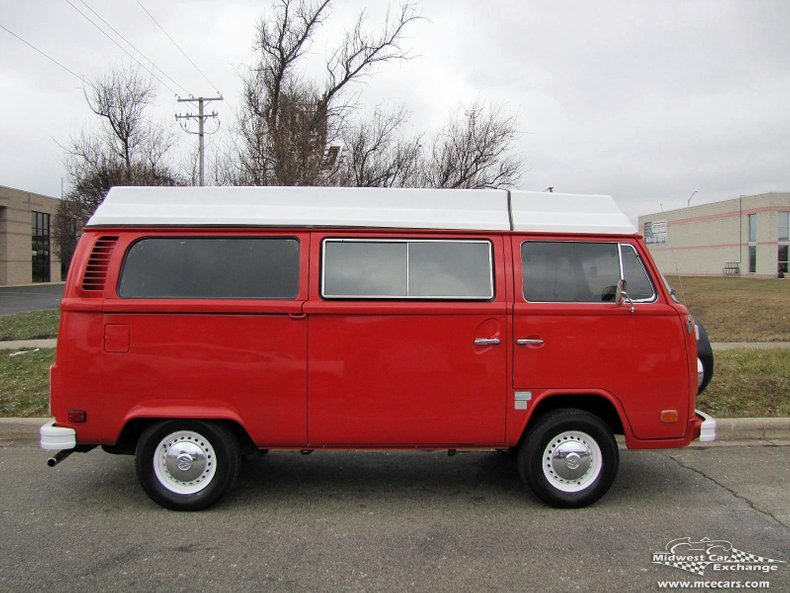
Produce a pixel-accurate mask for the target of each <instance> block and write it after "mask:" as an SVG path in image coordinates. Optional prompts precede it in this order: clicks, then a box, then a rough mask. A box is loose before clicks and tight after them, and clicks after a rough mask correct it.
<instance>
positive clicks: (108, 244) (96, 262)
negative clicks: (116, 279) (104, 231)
mask: <svg viewBox="0 0 790 593" xmlns="http://www.w3.org/2000/svg"><path fill="white" fill-rule="evenodd" d="M116 243H118V237H99V238H98V239H97V240H96V244H95V245H94V246H93V251H91V256H90V258H89V259H88V267H87V268H86V269H85V276H84V278H83V279H82V290H89V291H92V292H93V291H97V290H104V281H105V280H106V279H107V271H108V270H109V269H110V257H112V252H113V250H114V249H115V244H116Z"/></svg>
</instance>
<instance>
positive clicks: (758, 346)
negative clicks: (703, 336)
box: [710, 342, 790, 351]
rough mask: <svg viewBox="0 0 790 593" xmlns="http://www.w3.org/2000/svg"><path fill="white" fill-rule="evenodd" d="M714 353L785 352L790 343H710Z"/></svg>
mask: <svg viewBox="0 0 790 593" xmlns="http://www.w3.org/2000/svg"><path fill="white" fill-rule="evenodd" d="M710 346H711V348H713V350H714V351H721V350H740V349H745V350H786V349H788V348H790V342H711V345H710Z"/></svg>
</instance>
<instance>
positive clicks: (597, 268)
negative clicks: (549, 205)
mask: <svg viewBox="0 0 790 593" xmlns="http://www.w3.org/2000/svg"><path fill="white" fill-rule="evenodd" d="M521 265H522V270H523V273H522V277H523V284H524V286H523V290H524V298H525V299H526V300H528V301H531V302H536V303H601V302H611V301H613V300H614V297H615V290H616V287H617V282H618V281H619V280H620V278H625V280H626V281H627V283H628V294H629V296H630V298H631V299H632V300H633V301H641V302H645V301H651V300H653V299H654V298H655V290H654V289H653V285H652V284H651V283H650V279H649V277H648V275H647V272H646V271H645V269H644V267H643V265H642V262H641V260H640V259H639V257H638V256H637V254H636V252H635V251H634V248H633V247H632V246H630V245H619V244H617V243H585V242H577V243H574V242H559V241H557V242H550V241H527V242H525V243H523V244H522V246H521ZM621 266H622V268H621Z"/></svg>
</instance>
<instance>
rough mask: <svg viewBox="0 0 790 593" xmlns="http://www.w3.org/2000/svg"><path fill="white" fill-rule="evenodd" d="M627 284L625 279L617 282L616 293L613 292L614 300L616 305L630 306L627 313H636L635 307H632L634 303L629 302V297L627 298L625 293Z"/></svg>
mask: <svg viewBox="0 0 790 593" xmlns="http://www.w3.org/2000/svg"><path fill="white" fill-rule="evenodd" d="M626 286H627V282H626V281H625V279H623V278H620V280H618V282H617V292H615V297H614V300H615V302H616V303H617V304H618V305H622V304H623V303H628V304H629V305H630V309H629V312H630V313H633V312H634V311H636V305H634V301H632V300H631V297H630V296H628V293H627V292H626V290H625V289H626Z"/></svg>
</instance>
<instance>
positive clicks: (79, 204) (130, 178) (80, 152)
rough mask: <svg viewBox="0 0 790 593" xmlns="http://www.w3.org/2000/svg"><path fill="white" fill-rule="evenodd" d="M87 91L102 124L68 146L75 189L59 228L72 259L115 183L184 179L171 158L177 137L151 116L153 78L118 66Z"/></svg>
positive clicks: (62, 207) (61, 245) (61, 250)
mask: <svg viewBox="0 0 790 593" xmlns="http://www.w3.org/2000/svg"><path fill="white" fill-rule="evenodd" d="M84 93H85V100H86V102H87V103H88V106H89V107H90V109H91V111H93V113H95V114H96V115H98V116H99V117H100V126H99V128H98V130H97V131H96V132H94V133H86V132H83V133H81V134H80V135H79V136H77V137H75V138H72V140H71V141H70V143H69V145H68V146H66V147H65V151H66V166H67V170H68V173H69V178H70V181H71V191H69V193H68V194H67V195H66V196H64V199H63V200H62V201H61V203H60V204H59V205H58V212H57V216H56V220H55V224H54V228H53V235H54V239H55V244H56V246H57V250H58V254H59V256H60V258H61V261H64V262H68V261H69V260H70V259H71V255H72V253H73V250H74V246H75V245H76V240H77V233H78V232H79V229H80V228H82V226H83V225H84V224H85V222H87V220H88V218H90V216H91V215H92V214H93V212H94V211H95V210H96V208H97V207H98V206H99V204H101V202H102V201H103V200H104V198H105V196H106V195H107V192H108V191H109V190H110V188H111V187H112V186H114V185H174V184H176V183H178V179H177V176H176V174H175V173H174V171H173V170H172V168H171V166H170V165H169V164H168V162H167V160H166V157H167V154H168V151H169V150H170V149H171V148H172V146H173V142H174V137H173V136H172V135H171V134H169V133H168V132H166V131H165V130H164V129H162V128H159V127H157V126H155V125H154V124H153V123H151V121H150V120H149V119H148V118H147V113H146V110H147V108H148V107H149V106H150V104H151V103H152V101H153V99H154V87H153V85H152V84H151V82H150V81H149V80H147V79H145V78H143V77H142V76H141V75H140V73H139V71H137V70H119V71H113V72H111V73H110V74H108V75H107V76H105V77H104V78H101V79H99V80H97V81H94V82H91V83H89V84H88V86H87V87H86V88H85V89H84Z"/></svg>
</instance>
